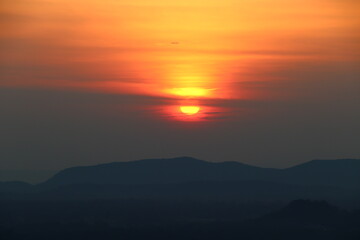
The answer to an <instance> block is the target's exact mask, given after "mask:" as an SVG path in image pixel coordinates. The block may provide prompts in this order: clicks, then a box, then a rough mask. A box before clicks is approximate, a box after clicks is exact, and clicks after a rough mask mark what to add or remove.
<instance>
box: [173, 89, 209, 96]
mask: <svg viewBox="0 0 360 240" xmlns="http://www.w3.org/2000/svg"><path fill="white" fill-rule="evenodd" d="M212 90H213V89H206V88H172V89H169V90H167V92H168V93H170V94H173V95H177V96H182V97H206V96H209V95H210V92H211V91H212Z"/></svg>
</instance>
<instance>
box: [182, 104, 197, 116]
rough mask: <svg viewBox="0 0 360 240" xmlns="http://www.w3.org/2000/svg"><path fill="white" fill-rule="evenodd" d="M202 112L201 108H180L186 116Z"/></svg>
mask: <svg viewBox="0 0 360 240" xmlns="http://www.w3.org/2000/svg"><path fill="white" fill-rule="evenodd" d="M199 111H200V107H199V106H180V112H182V113H183V114H185V115H195V114H197V113H198V112H199Z"/></svg>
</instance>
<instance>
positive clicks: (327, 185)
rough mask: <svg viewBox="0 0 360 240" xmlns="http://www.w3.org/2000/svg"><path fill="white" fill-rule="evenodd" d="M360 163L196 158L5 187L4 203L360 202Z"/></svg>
mask: <svg viewBox="0 0 360 240" xmlns="http://www.w3.org/2000/svg"><path fill="white" fill-rule="evenodd" d="M359 173H360V160H356V159H339V160H313V161H310V162H307V163H304V164H300V165H297V166H294V167H290V168H287V169H274V168H261V167H255V166H251V165H247V164H243V163H239V162H219V163H214V162H207V161H203V160H199V159H195V158H191V157H178V158H170V159H145V160H139V161H131V162H113V163H107V164H100V165H95V166H82V167H72V168H67V169H65V170H62V171H60V172H59V173H57V174H56V175H55V176H53V177H52V178H50V179H49V180H47V181H45V182H43V183H41V184H38V185H30V184H25V183H21V182H2V183H0V199H1V198H20V199H26V198H30V199H119V198H120V199H144V198H145V199H176V200H181V199H183V200H186V199H192V200H206V201H290V200H293V199H299V198H304V199H320V200H330V201H332V200H335V201H338V202H360V174H359Z"/></svg>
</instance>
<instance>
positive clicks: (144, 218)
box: [0, 200, 360, 240]
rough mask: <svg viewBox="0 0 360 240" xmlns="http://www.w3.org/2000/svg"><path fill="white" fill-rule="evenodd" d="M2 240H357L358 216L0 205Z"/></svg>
mask: <svg viewBox="0 0 360 240" xmlns="http://www.w3.org/2000/svg"><path fill="white" fill-rule="evenodd" d="M0 213H1V214H0V239H2V240H22V239H37V240H48V239H51V240H63V239H67V240H78V239H87V240H92V239H94V240H95V239H96V240H98V239H104V240H112V239H114V240H115V239H122V240H138V239H139V240H140V239H141V240H143V239H156V240H169V239H172V240H188V239H197V240H219V239H221V240H233V239H248V240H268V239H271V240H289V239H291V240H304V239H308V240H358V239H360V230H359V224H360V214H359V211H345V210H342V209H339V208H337V207H335V206H332V205H330V204H328V203H327V202H324V201H310V200H296V201H292V202H291V203H290V204H288V205H285V206H278V205H262V204H259V203H250V204H249V203H248V204H236V203H227V204H224V203H204V202H203V203H198V202H176V201H171V202H164V201H163V202H159V201H136V200H126V201H124V200H116V201H99V200H97V201H0Z"/></svg>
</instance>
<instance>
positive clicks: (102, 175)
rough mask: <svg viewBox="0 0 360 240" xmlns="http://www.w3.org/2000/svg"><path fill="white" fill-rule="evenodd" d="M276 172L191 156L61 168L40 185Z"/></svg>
mask: <svg viewBox="0 0 360 240" xmlns="http://www.w3.org/2000/svg"><path fill="white" fill-rule="evenodd" d="M278 171H279V170H277V169H267V168H260V167H254V166H250V165H246V164H243V163H238V162H221V163H212V162H206V161H202V160H198V159H195V158H191V157H179V158H172V159H147V160H140V161H132V162H115V163H108V164H101V165H96V166H87V167H74V168H68V169H65V170H63V171H61V172H59V173H58V174H56V175H55V176H54V177H52V178H50V179H49V180H48V181H47V182H45V183H44V185H48V186H57V185H68V184H84V183H85V184H89V183H93V184H169V183H182V182H193V181H229V180H259V179H262V178H264V177H269V178H270V177H271V175H274V174H275V173H276V172H278Z"/></svg>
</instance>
